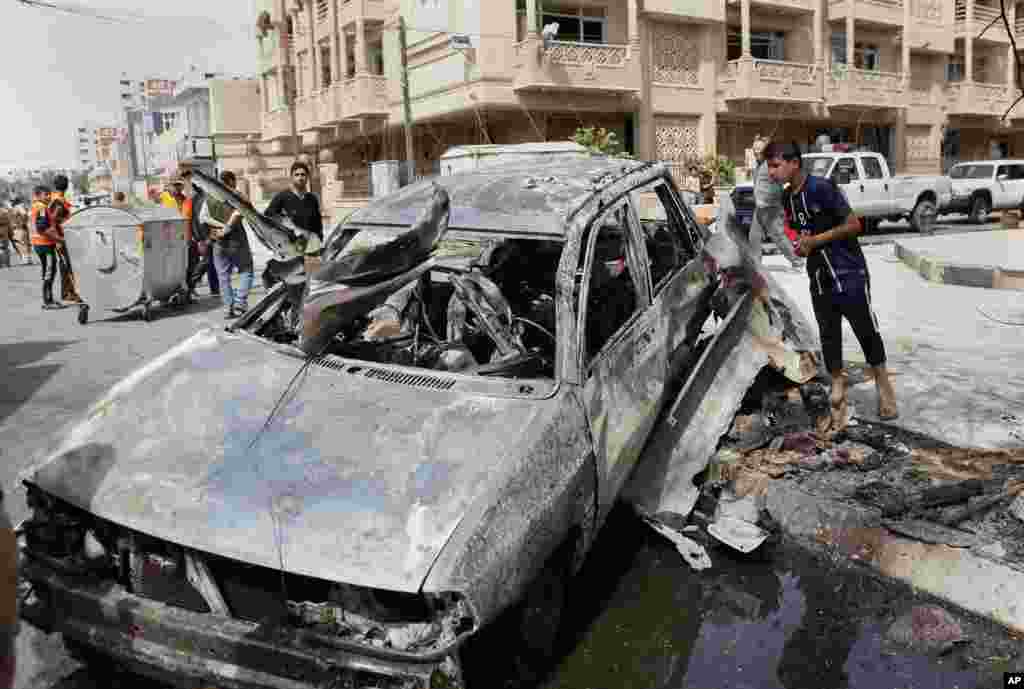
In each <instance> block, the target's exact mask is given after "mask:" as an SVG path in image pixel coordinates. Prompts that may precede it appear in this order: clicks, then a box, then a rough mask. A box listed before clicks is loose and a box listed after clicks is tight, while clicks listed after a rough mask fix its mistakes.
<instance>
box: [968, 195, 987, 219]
mask: <svg viewBox="0 0 1024 689" xmlns="http://www.w3.org/2000/svg"><path fill="white" fill-rule="evenodd" d="M991 212H992V204H991V203H990V202H989V200H988V198H986V197H985V196H984V195H982V194H979V195H977V196H975V197H974V198H973V199H971V208H970V210H969V211H968V213H967V215H968V220H970V221H971V222H972V223H974V224H975V225H980V224H981V223H983V222H985V221H986V220H987V219H988V215H989V213H991Z"/></svg>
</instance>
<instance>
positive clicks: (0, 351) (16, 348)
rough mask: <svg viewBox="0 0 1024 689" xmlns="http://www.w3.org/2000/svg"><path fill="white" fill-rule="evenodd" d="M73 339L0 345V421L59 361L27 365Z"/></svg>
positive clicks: (38, 385)
mask: <svg viewBox="0 0 1024 689" xmlns="http://www.w3.org/2000/svg"><path fill="white" fill-rule="evenodd" d="M76 342H77V341H76V340H54V341H42V342H40V341H34V342H15V343H13V344H5V345H0V361H3V362H4V364H5V368H6V371H5V374H4V385H3V392H2V393H0V422H2V421H3V420H4V419H6V418H7V417H8V416H10V415H11V414H12V413H14V412H15V411H16V410H17V409H18V407H20V406H21V405H22V404H24V403H25V402H27V401H28V400H29V399H31V397H32V395H33V394H34V393H35V391H36V390H38V389H39V388H41V387H42V386H43V385H44V384H45V383H46V381H48V380H49V379H50V378H51V377H52V376H53V375H54V374H55V373H57V371H59V370H60V369H61V367H62V366H63V364H40V365H37V366H32V365H30V364H32V363H34V362H36V361H39V360H40V359H44V358H46V357H47V356H49V355H50V354H52V353H54V352H59V351H60V350H62V349H65V348H67V347H69V346H71V345H73V344H75V343H76Z"/></svg>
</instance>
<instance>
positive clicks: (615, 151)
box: [572, 127, 631, 158]
mask: <svg viewBox="0 0 1024 689" xmlns="http://www.w3.org/2000/svg"><path fill="white" fill-rule="evenodd" d="M572 141H574V142H575V143H577V144H579V145H580V146H583V147H584V148H586V149H587V150H589V151H590V152H591V153H597V154H600V155H610V156H617V157H620V158H629V157H631V156H630V155H629V154H628V153H625V152H623V150H622V143H620V142H619V137H618V136H617V135H616V134H615V132H613V131H609V130H607V129H605V128H604V127H579V128H578V129H577V130H576V132H575V133H574V134H573V135H572Z"/></svg>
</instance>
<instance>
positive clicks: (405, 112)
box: [398, 16, 416, 183]
mask: <svg viewBox="0 0 1024 689" xmlns="http://www.w3.org/2000/svg"><path fill="white" fill-rule="evenodd" d="M398 50H399V52H400V53H401V55H402V124H403V126H404V127H405V164H406V166H407V168H408V173H407V174H408V175H409V179H408V180H407V182H408V183H412V178H413V177H414V176H415V174H416V153H415V151H414V150H413V147H412V103H410V102H409V56H408V53H407V51H406V42H405V17H402V16H399V17H398Z"/></svg>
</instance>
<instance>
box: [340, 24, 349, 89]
mask: <svg viewBox="0 0 1024 689" xmlns="http://www.w3.org/2000/svg"><path fill="white" fill-rule="evenodd" d="M338 69H339V70H340V71H341V75H340V76H339V79H340V80H342V81H344V80H345V79H348V34H347V33H346V32H345V27H344V26H343V27H341V30H340V31H339V32H338Z"/></svg>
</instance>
